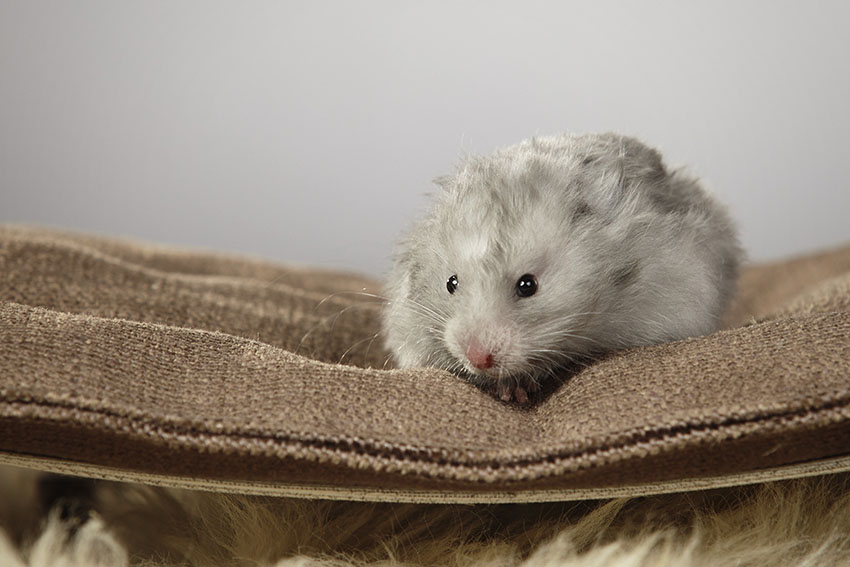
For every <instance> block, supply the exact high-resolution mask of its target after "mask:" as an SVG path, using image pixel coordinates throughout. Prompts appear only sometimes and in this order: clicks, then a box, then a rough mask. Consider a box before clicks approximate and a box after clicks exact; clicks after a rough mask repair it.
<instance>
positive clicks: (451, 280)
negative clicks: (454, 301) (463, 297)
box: [446, 275, 457, 293]
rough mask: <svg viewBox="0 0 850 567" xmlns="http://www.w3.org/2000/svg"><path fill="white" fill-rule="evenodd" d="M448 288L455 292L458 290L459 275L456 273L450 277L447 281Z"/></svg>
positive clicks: (450, 291)
mask: <svg viewBox="0 0 850 567" xmlns="http://www.w3.org/2000/svg"><path fill="white" fill-rule="evenodd" d="M446 289H447V290H449V293H454V292H455V290H457V276H456V275H454V276H452V277H450V278H449V280H448V281H447V282H446Z"/></svg>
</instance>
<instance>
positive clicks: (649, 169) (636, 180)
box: [582, 134, 667, 208]
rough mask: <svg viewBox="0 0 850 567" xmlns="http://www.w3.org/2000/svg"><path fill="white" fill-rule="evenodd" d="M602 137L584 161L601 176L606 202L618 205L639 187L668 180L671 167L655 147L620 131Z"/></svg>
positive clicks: (657, 184) (659, 183)
mask: <svg viewBox="0 0 850 567" xmlns="http://www.w3.org/2000/svg"><path fill="white" fill-rule="evenodd" d="M600 141H601V143H600V144H599V145H596V146H595V147H592V148H590V149H589V151H588V152H587V154H586V155H585V156H584V158H583V160H582V165H584V166H586V167H588V168H590V169H589V170H588V171H589V172H595V175H597V176H598V183H600V184H601V185H600V186H599V190H600V193H601V195H602V197H603V200H604V206H606V207H609V208H613V207H615V206H616V205H617V204H619V203H620V202H622V200H623V199H625V198H627V197H628V196H629V195H630V194H631V193H632V192H633V190H635V189H636V188H638V187H647V186H650V187H655V186H659V185H662V184H663V183H664V181H665V178H666V177H667V170H666V169H665V167H664V162H663V161H662V159H661V154H659V153H658V152H657V151H656V150H654V149H653V148H650V147H649V146H647V145H645V144H643V143H642V142H640V141H639V140H637V139H635V138H631V137H628V136H621V135H618V134H605V135H603V136H601V140H600ZM600 172H601V175H600Z"/></svg>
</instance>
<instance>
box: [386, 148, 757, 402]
mask: <svg viewBox="0 0 850 567" xmlns="http://www.w3.org/2000/svg"><path fill="white" fill-rule="evenodd" d="M436 182H437V184H438V185H439V186H440V187H441V190H440V191H438V192H437V193H436V194H435V195H433V201H432V206H431V208H430V210H429V211H428V212H427V214H426V215H425V216H424V217H423V218H421V219H420V220H419V221H418V222H416V223H414V224H413V226H412V227H411V228H410V230H409V231H408V232H407V233H406V234H405V235H404V236H403V237H402V238H401V239H400V241H399V243H398V247H397V250H396V254H395V256H394V261H393V265H392V267H391V269H390V272H389V276H388V281H387V285H386V296H387V299H388V301H387V305H386V308H385V310H384V313H383V331H384V336H385V341H386V346H387V348H388V349H389V350H390V352H391V353H392V356H393V357H394V359H395V362H396V363H397V364H398V366H400V367H418V366H433V367H439V368H443V369H446V370H449V371H452V372H455V373H457V374H459V375H461V376H464V377H466V378H467V379H469V380H471V381H472V382H474V383H476V384H478V385H480V386H482V387H484V388H485V389H488V390H490V391H491V392H493V393H494V394H495V395H497V396H499V397H500V398H502V399H504V400H506V401H509V400H511V399H516V400H517V401H518V402H525V401H527V399H528V395H529V394H530V393H531V392H534V391H537V390H538V388H539V386H540V384H541V383H542V381H544V380H546V379H547V378H549V377H550V376H554V375H556V374H557V373H558V371H559V369H562V368H564V367H565V366H566V365H568V364H570V363H571V362H573V361H576V360H581V359H585V358H586V357H589V356H590V357H592V356H595V355H597V354H601V353H606V352H610V351H614V350H618V349H623V348H628V347H636V346H642V345H651V344H657V343H662V342H667V341H673V340H677V339H682V338H685V337H692V336H699V335H705V334H707V333H711V332H712V331H714V330H716V329H717V327H718V324H719V318H720V315H721V313H722V312H723V310H724V308H725V306H726V305H727V303H728V302H729V300H730V297H731V296H732V294H733V291H734V287H735V281H736V278H737V274H738V267H739V264H740V261H741V256H742V252H741V248H740V246H739V244H738V239H737V236H736V231H735V228H734V225H733V223H732V221H731V220H730V218H729V216H728V214H727V212H726V210H725V208H724V207H723V206H722V205H721V204H719V203H718V202H717V201H715V200H714V199H713V198H712V197H711V196H709V195H708V194H707V193H706V192H705V191H703V189H702V188H701V187H700V185H699V183H698V182H697V180H696V179H694V178H692V177H689V176H688V175H686V174H685V173H683V172H681V171H675V170H674V171H671V170H668V169H667V168H666V166H665V165H664V163H663V162H662V159H661V156H660V155H659V153H658V152H657V151H656V150H654V149H652V148H650V147H648V146H646V145H644V144H643V143H641V142H640V141H638V140H636V139H634V138H631V137H626V136H621V135H618V134H613V133H606V134H586V135H576V134H565V135H560V136H552V137H538V138H532V139H530V140H526V141H524V142H521V143H519V144H517V145H514V146H510V147H507V148H503V149H500V150H498V151H496V152H495V153H493V154H491V155H488V156H472V157H468V158H465V159H463V160H462V161H461V163H460V164H459V165H458V166H457V167H456V169H455V171H454V173H453V174H451V175H449V176H446V177H443V178H439V179H437V180H436Z"/></svg>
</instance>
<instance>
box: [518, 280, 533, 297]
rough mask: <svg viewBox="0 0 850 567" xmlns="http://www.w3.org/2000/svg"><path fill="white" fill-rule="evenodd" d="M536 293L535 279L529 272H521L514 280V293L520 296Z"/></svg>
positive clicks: (529, 295)
mask: <svg viewBox="0 0 850 567" xmlns="http://www.w3.org/2000/svg"><path fill="white" fill-rule="evenodd" d="M535 293H537V279H535V277H534V276H532V275H531V274H523V275H522V276H520V278H519V279H518V280H517V282H516V294H517V295H518V296H520V297H531V296H532V295H534V294H535Z"/></svg>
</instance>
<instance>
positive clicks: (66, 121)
mask: <svg viewBox="0 0 850 567" xmlns="http://www.w3.org/2000/svg"><path fill="white" fill-rule="evenodd" d="M848 6H850V3H847V2H843V1H835V2H807V3H803V2H777V1H769V0H764V1H752V2H717V1H710V2H709V1H707V2H692V3H691V2H625V1H623V2H588V1H586V0H583V1H580V2H521V3H520V2H515V1H511V2H435V1H429V2H402V1H375V2H366V1H358V2H343V1H340V2H322V1H310V2H297V3H296V2H215V1H209V0H204V1H198V2H173V1H161V2H157V1H145V2H115V1H114V0H105V1H96V0H76V1H74V2H58V1H57V2H40V1H20V2H19V1H9V0H2V1H0V81H2V83H0V221H3V222H10V221H11V222H33V223H39V224H50V225H57V226H63V227H71V228H79V229H84V230H88V231H95V232H100V233H107V234H116V235H126V236H132V237H137V238H144V239H150V240H155V241H160V242H165V243H172V244H180V245H191V246H201V247H205V248H214V249H219V250H229V251H236V252H249V253H253V254H257V255H262V256H266V257H270V258H273V259H277V260H281V261H288V262H297V263H301V264H312V265H325V266H338V267H344V268H351V269H355V270H359V271H363V272H373V273H375V274H376V275H379V274H380V273H381V272H382V271H383V270H385V269H386V267H387V265H388V262H389V255H390V251H391V246H392V242H393V240H394V239H395V238H396V236H397V235H398V234H399V232H400V231H401V230H402V228H403V226H404V225H405V224H406V223H407V222H409V220H410V219H412V218H414V216H416V215H417V214H418V212H419V211H421V210H422V208H423V207H424V204H425V195H426V193H427V192H428V191H430V190H431V189H432V186H431V184H430V180H431V179H432V178H434V177H436V176H438V175H440V174H443V173H446V172H448V171H449V169H450V167H451V164H452V163H453V162H454V161H455V159H456V158H457V156H458V155H459V154H460V153H461V152H473V153H479V152H489V151H490V150H492V149H493V148H495V147H498V146H502V145H507V144H511V143H514V142H518V141H519V140H521V139H523V138H526V137H528V136H530V135H534V134H550V133H556V132H560V131H563V130H571V131H578V132H585V131H604V130H617V131H621V132H624V133H627V134H632V135H637V136H639V137H641V138H643V139H644V140H645V141H647V142H649V143H651V144H652V145H655V146H657V147H659V148H660V149H661V150H662V151H663V152H665V154H666V156H667V160H668V162H669V163H671V164H676V165H683V164H687V165H689V166H690V168H691V170H692V171H694V172H695V173H697V174H698V175H700V176H701V177H702V178H703V179H704V180H705V182H706V184H707V185H708V186H709V187H710V188H711V189H712V190H713V191H714V192H715V193H716V194H718V195H719V196H720V197H721V198H722V199H723V200H725V201H726V202H727V203H728V204H729V205H730V207H731V209H732V211H733V214H734V216H735V217H736V218H737V219H738V221H739V222H740V224H741V227H742V239H743V242H744V244H745V246H746V247H747V249H748V250H749V253H750V256H751V257H752V258H755V259H765V258H771V257H776V256H785V255H788V254H792V253H796V252H801V251H805V250H809V249H812V248H817V247H822V246H829V245H834V244H838V243H840V242H846V241H849V240H850V222H848V218H847V217H848V212H850V187H848V163H850V159H848V158H850V141H848V137H850V110H848V106H850V104H848V101H850V64H848V55H850V33H848V31H847V30H848V29H850V8H848Z"/></svg>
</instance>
